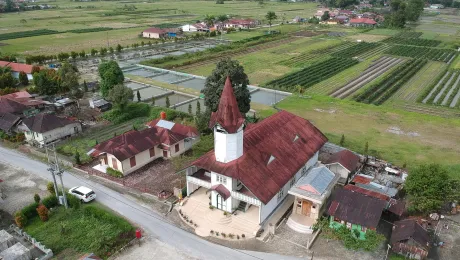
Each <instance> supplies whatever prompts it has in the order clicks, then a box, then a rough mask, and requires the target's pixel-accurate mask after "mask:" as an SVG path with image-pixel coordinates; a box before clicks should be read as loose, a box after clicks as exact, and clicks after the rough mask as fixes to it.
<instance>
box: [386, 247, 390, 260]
mask: <svg viewBox="0 0 460 260" xmlns="http://www.w3.org/2000/svg"><path fill="white" fill-rule="evenodd" d="M387 246H388V249H387V254H386V255H385V260H387V259H388V252H389V251H390V248H391V246H390V244H387Z"/></svg>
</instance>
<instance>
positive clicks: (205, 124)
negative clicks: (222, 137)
mask: <svg viewBox="0 0 460 260" xmlns="http://www.w3.org/2000/svg"><path fill="white" fill-rule="evenodd" d="M210 118H211V111H210V110H209V109H206V111H205V112H204V113H198V112H197V114H196V117H195V125H196V129H197V130H198V132H200V133H202V134H207V133H211V132H212V130H211V129H209V119H210Z"/></svg>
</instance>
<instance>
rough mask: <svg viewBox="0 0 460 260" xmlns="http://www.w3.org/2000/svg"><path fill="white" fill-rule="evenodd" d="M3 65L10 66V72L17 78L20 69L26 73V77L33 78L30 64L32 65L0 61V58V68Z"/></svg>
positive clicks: (3, 66)
mask: <svg viewBox="0 0 460 260" xmlns="http://www.w3.org/2000/svg"><path fill="white" fill-rule="evenodd" d="M5 67H9V68H11V71H12V73H11V74H12V75H13V77H15V78H19V73H20V72H21V71H23V72H24V73H26V74H27V78H28V79H29V80H32V79H33V75H32V68H33V67H34V66H32V65H29V64H24V63H16V62H12V61H2V60H0V68H5Z"/></svg>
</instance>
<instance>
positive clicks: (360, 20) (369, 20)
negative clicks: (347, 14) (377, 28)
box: [350, 18, 377, 24]
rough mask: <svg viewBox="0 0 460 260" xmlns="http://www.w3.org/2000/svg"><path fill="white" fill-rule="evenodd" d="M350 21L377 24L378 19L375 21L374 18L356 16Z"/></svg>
mask: <svg viewBox="0 0 460 260" xmlns="http://www.w3.org/2000/svg"><path fill="white" fill-rule="evenodd" d="M350 23H356V24H360V23H364V24H377V22H376V21H374V20H373V19H369V18H354V19H351V20H350Z"/></svg>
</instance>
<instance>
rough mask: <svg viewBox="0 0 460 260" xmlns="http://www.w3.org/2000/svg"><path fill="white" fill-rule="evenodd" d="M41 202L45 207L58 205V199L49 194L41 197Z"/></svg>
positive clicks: (49, 207)
mask: <svg viewBox="0 0 460 260" xmlns="http://www.w3.org/2000/svg"><path fill="white" fill-rule="evenodd" d="M53 191H54V190H53ZM42 203H43V205H45V207H47V208H48V209H51V208H54V207H57V206H58V205H59V200H58V198H57V197H56V196H55V195H50V196H48V197H46V198H43V199H42Z"/></svg>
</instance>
